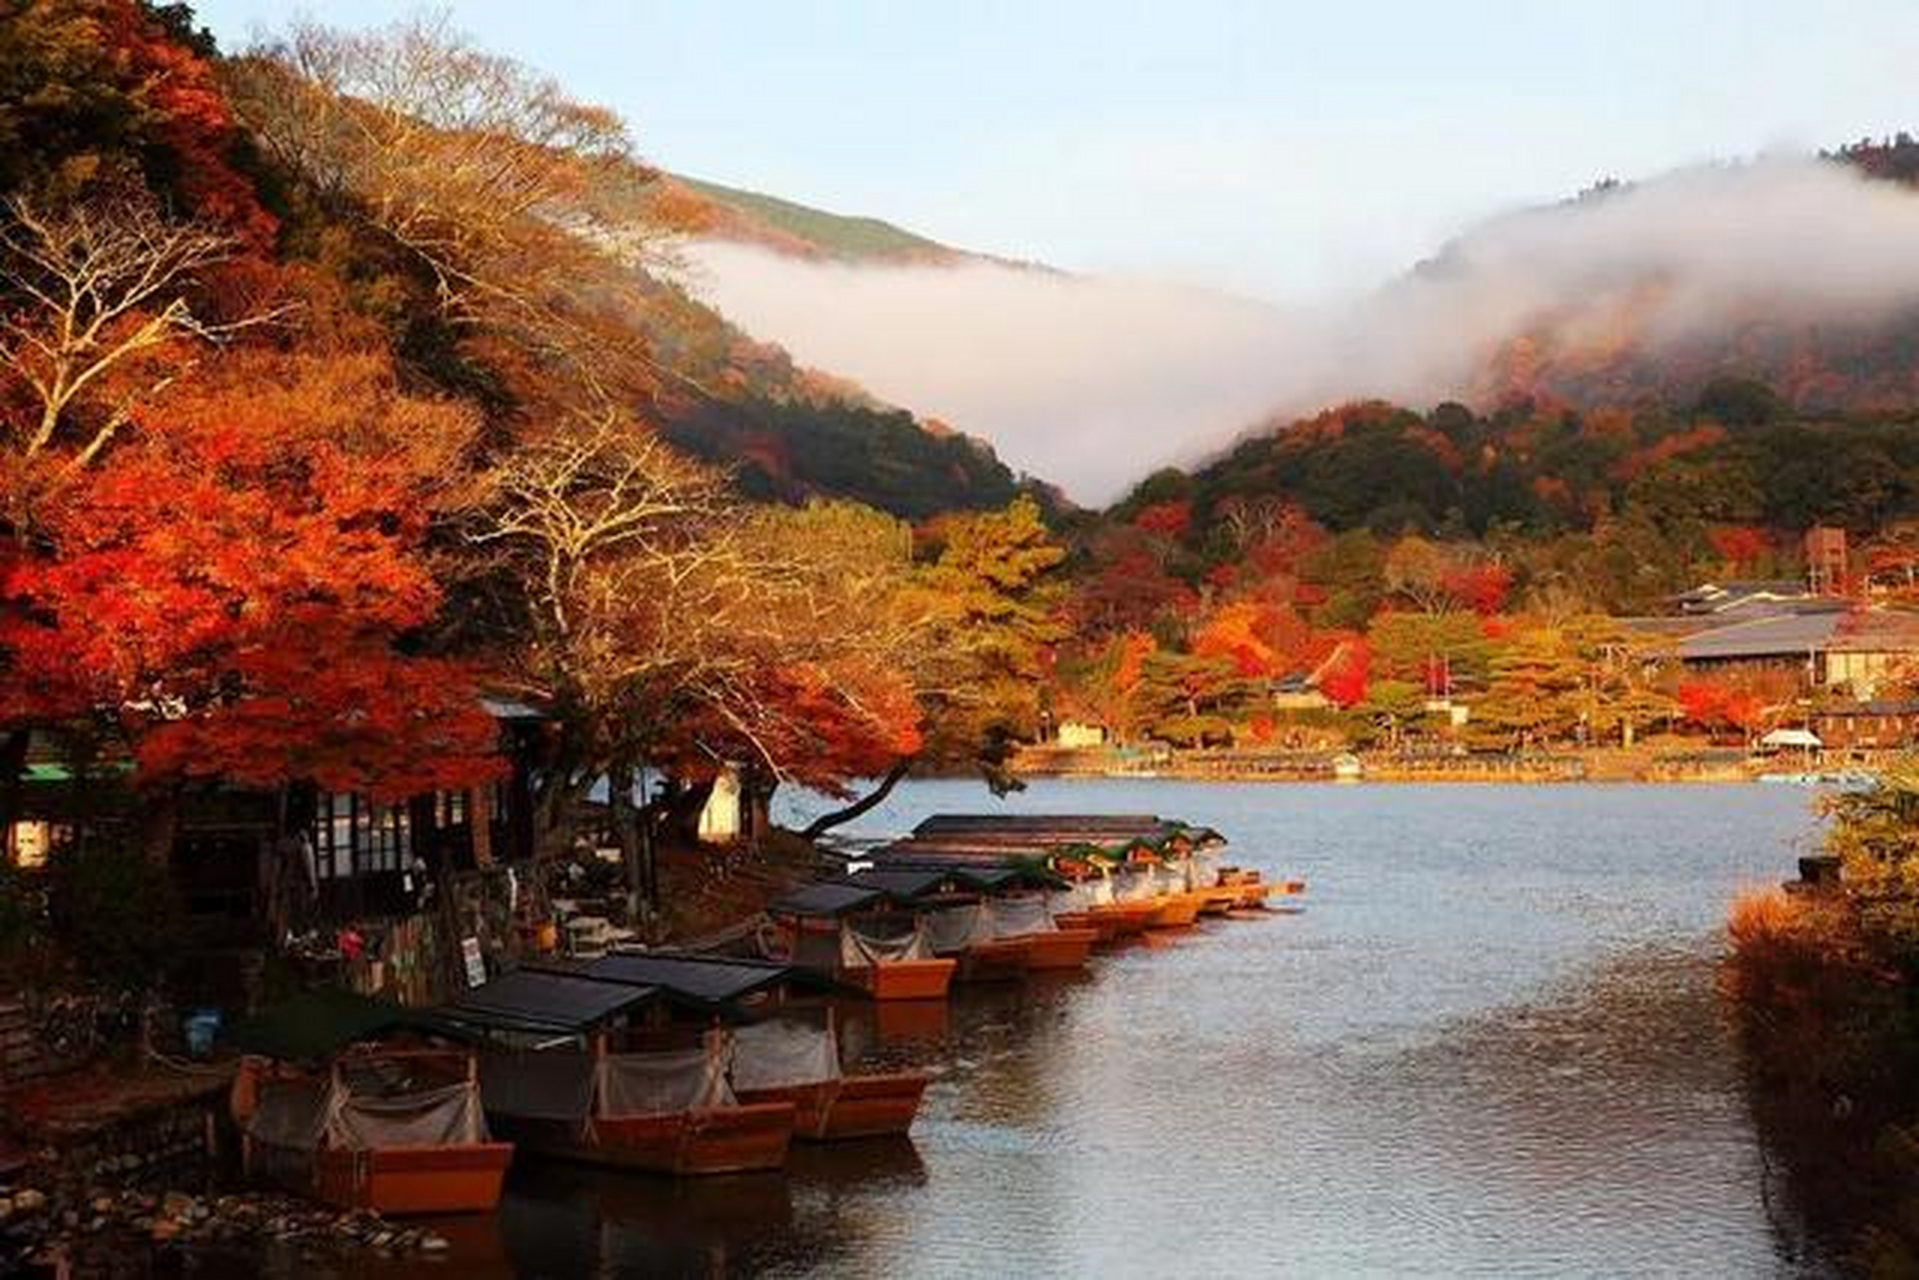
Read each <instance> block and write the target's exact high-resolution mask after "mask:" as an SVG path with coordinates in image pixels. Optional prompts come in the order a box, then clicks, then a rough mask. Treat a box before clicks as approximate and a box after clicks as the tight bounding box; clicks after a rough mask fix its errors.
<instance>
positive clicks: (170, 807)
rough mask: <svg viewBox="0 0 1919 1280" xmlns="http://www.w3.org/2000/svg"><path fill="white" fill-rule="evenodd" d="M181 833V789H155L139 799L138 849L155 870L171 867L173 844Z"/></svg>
mask: <svg viewBox="0 0 1919 1280" xmlns="http://www.w3.org/2000/svg"><path fill="white" fill-rule="evenodd" d="M179 832H180V788H179V787H177V786H173V785H168V786H164V787H156V788H154V789H152V790H150V791H146V792H144V793H143V794H142V796H141V804H140V847H141V850H142V851H143V852H144V853H145V854H146V857H147V861H148V862H151V863H152V864H153V865H154V866H156V867H161V868H166V867H169V866H171V865H172V864H173V845H174V840H175V838H176V837H177V836H178V835H179Z"/></svg>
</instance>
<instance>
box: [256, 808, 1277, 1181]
mask: <svg viewBox="0 0 1919 1280" xmlns="http://www.w3.org/2000/svg"><path fill="white" fill-rule="evenodd" d="M1223 844H1224V841H1223V840H1222V839H1221V838H1220V837H1219V836H1218V835H1217V833H1215V832H1211V831H1209V830H1207V829H1204V828H1194V827H1190V826H1186V825H1184V824H1181V823H1176V822H1167V821H1164V820H1161V819H1159V818H1150V817H1136V818H1115V817H1052V818H1001V817H992V818H986V817H971V816H964V815H953V816H947V817H941V818H934V819H929V820H928V822H926V823H923V824H921V826H920V827H919V828H918V829H916V830H915V832H914V833H913V835H912V836H911V837H910V838H908V839H906V840H902V841H898V842H896V843H894V844H892V845H889V846H887V847H885V848H883V849H878V850H873V851H871V852H870V853H868V854H865V855H863V856H862V857H860V858H859V859H858V860H857V861H854V862H851V863H849V864H848V866H847V867H846V869H845V870H844V871H843V872H841V873H840V874H837V875H835V876H833V877H831V878H828V879H826V880H822V881H820V882H818V883H815V884H811V885H807V886H804V887H802V888H800V889H798V890H796V891H794V892H793V893H790V894H788V895H786V896H785V897H784V898H782V899H780V900H779V901H777V902H775V903H773V904H772V905H771V907H770V908H769V913H768V921H767V927H766V928H765V929H764V930H762V931H761V933H760V934H758V935H753V945H754V946H755V947H756V948H757V949H760V950H763V951H765V952H768V953H770V954H761V955H740V954H734V955H723V954H714V953H709V952H698V953H694V952H676V951H641V950H632V951H615V952H613V953H611V954H608V955H605V956H601V957H598V958H595V959H592V960H589V961H577V962H558V961H555V962H540V963H532V964H526V965H523V966H522V967H520V968H518V969H515V970H513V971H511V972H509V973H506V974H504V975H501V976H499V977H496V978H493V979H491V980H489V981H487V982H484V983H482V984H480V985H478V986H476V987H473V988H472V989H470V990H468V991H466V992H465V993H464V994H462V995H461V996H460V997H459V998H458V999H456V1000H454V1001H452V1002H451V1003H449V1004H446V1005H443V1006H441V1007H439V1008H435V1009H429V1010H409V1009H403V1008H400V1007H398V1006H395V1005H391V1004H387V1003H385V1002H382V1001H377V1000H371V999H368V998H365V997H361V996H356V995H353V994H351V993H348V992H342V991H336V990H322V991H313V992H308V993H306V994H304V995H302V996H300V997H297V998H295V999H294V1000H293V1001H290V1002H288V1003H287V1004H285V1005H282V1006H281V1007H280V1008H278V1009H276V1010H274V1011H272V1012H270V1013H268V1014H266V1015H263V1016H261V1017H257V1018H254V1019H250V1020H248V1021H246V1022H244V1023H242V1024H239V1025H238V1026H236V1027H235V1028H234V1030H233V1032H232V1036H231V1038H232V1039H233V1041H234V1042H235V1044H236V1045H237V1047H239V1048H240V1049H241V1050H242V1051H243V1053H244V1054H245V1055H246V1056H245V1057H244V1058H243V1060H242V1065H241V1069H240V1071H239V1074H238V1076H237V1077H236V1080H235V1083H234V1090H233V1113H234V1117H235V1120H236V1121H237V1122H238V1125H239V1127H240V1131H241V1134H242V1151H243V1159H244V1163H245V1166H246V1169H247V1171H248V1172H249V1174H251V1175H253V1176H256V1177H259V1178H262V1179H267V1180H271V1181H274V1182H277V1183H279V1184H280V1185H283V1186H287V1187H290V1188H292V1189H295V1190H298V1191H300V1192H302V1193H304V1194H308V1195H311V1196H313V1197H315V1198H317V1199H320V1200H323V1201H326V1202H328V1203H331V1204H335V1205H339V1206H341V1207H345V1208H366V1209H373V1210H377V1211H379V1212H382V1213H390V1214H398V1213H451V1212H460V1211H469V1210H471V1211H483V1210H488V1209H491V1208H492V1207H493V1206H494V1205H495V1204H496V1203H497V1201H498V1198H499V1195H500V1190H501V1185H502V1181H503V1179H504V1176H505V1173H506V1170H507V1168H508V1166H509V1164H510V1163H511V1162H512V1161H513V1160H514V1159H516V1158H554V1159H563V1160H569V1161H580V1162H587V1163H593V1164H602V1165H609V1166H614V1167H618V1168H624V1169H634V1170H643V1171H647V1172H652V1173H661V1174H668V1175H672V1176H680V1177H684V1176H695V1175H703V1174H717V1173H743V1172H753V1171H762V1170H775V1169H779V1168H780V1167H782V1166H783V1165H784V1164H785V1162H786V1159H787V1153H788V1150H789V1147H790V1144H791V1143H792V1142H793V1141H794V1140H796V1139H797V1140H800V1141H808V1142H832V1141H840V1140H847V1139H857V1138H875V1137H887V1136H898V1135H904V1134H906V1133H907V1132H908V1130H909V1129H910V1128H911V1126H912V1123H913V1120H914V1117H915V1116H916V1115H917V1113H918V1110H919V1106H920V1101H921V1098H922V1095H923V1094H924V1092H925V1089H926V1085H927V1081H928V1076H927V1075H926V1074H925V1073H923V1072H917V1071H902V1072H887V1073H870V1072H859V1071H850V1070H848V1069H847V1067H846V1065H845V1063H844V1062H843V1061H842V1059H841V1051H840V1039H839V1035H838V1027H837V1025H836V1020H837V1011H836V1004H835V1002H836V1001H837V1000H839V999H842V998H847V997H852V998H859V997H867V998H871V999H874V1000H878V1001H883V1002H888V1003H897V1002H901V1001H913V1002H921V1003H925V1002H938V1001H943V1000H945V999H946V998H947V995H948V992H949V988H950V984H951V983H952V982H953V981H954V980H956V979H957V980H960V981H985V980H1006V979H1014V978H1018V977H1020V976H1022V975H1024V974H1028V973H1035V972H1043V971H1048V970H1057V969H1062V968H1064V969H1072V968H1077V967H1080V966H1083V965H1085V964H1086V963H1087V961H1088V959H1089V957H1090V956H1091V955H1092V953H1093V951H1094V949H1095V948H1097V947H1100V946H1107V945H1113V944H1117V943H1119V942H1122V941H1124V940H1126V939H1127V938H1129V937H1136V936H1139V935H1141V934H1145V933H1148V932H1151V931H1155V930H1165V929H1181V928H1188V927H1190V926H1192V925H1193V924H1194V922H1195V921H1196V920H1197V919H1198V918H1199V917H1200V916H1201V915H1207V914H1210V915H1246V914H1248V913H1251V912H1265V911H1269V910H1272V909H1274V906H1275V904H1274V902H1273V899H1275V898H1277V899H1280V900H1281V901H1282V902H1283V901H1285V900H1289V899H1290V898H1292V897H1293V896H1294V895H1296V894H1298V893H1299V892H1300V891H1301V890H1302V889H1303V886H1302V885H1300V884H1298V883H1297V882H1291V883H1282V884H1272V883H1268V882H1266V881H1264V880H1263V879H1262V878H1261V877H1260V876H1259V875H1258V873H1257V872H1252V871H1246V870H1239V869H1235V868H1232V867H1227V866H1223V865H1221V863H1220V860H1219V854H1218V850H1219V849H1220V847H1222V846H1223Z"/></svg>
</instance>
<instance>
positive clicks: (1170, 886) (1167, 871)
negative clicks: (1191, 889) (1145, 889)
mask: <svg viewBox="0 0 1919 1280" xmlns="http://www.w3.org/2000/svg"><path fill="white" fill-rule="evenodd" d="M1153 888H1155V889H1156V890H1158V891H1159V892H1160V893H1184V892H1185V891H1186V871H1185V869H1184V868H1182V867H1181V866H1180V865H1179V864H1178V863H1165V862H1162V863H1160V864H1159V865H1158V866H1156V867H1154V868H1153Z"/></svg>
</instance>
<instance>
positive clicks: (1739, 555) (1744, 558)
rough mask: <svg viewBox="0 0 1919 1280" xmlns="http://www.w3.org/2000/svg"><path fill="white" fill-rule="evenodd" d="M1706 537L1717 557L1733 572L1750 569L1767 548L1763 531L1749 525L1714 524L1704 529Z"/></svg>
mask: <svg viewBox="0 0 1919 1280" xmlns="http://www.w3.org/2000/svg"><path fill="white" fill-rule="evenodd" d="M1706 537H1707V539H1708V540H1709V541H1710V542H1711V543H1712V549H1713V550H1714V551H1717V552H1718V553H1719V558H1720V559H1722V560H1724V561H1725V562H1726V563H1727V564H1728V565H1730V566H1731V567H1732V568H1733V570H1734V571H1735V572H1741V571H1744V570H1747V569H1750V568H1751V567H1752V566H1753V565H1754V564H1755V563H1757V562H1758V560H1759V557H1761V556H1763V555H1764V554H1765V553H1766V550H1767V539H1766V535H1765V532H1764V531H1763V530H1760V529H1755V528H1753V527H1752V526H1751V525H1744V524H1724V525H1715V526H1714V527H1713V528H1711V529H1708V530H1707V531H1706Z"/></svg>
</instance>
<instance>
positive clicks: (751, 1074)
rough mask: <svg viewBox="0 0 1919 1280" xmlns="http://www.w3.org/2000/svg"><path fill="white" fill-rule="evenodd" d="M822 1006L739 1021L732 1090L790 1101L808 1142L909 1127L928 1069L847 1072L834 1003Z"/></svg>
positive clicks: (750, 1099) (798, 1131)
mask: <svg viewBox="0 0 1919 1280" xmlns="http://www.w3.org/2000/svg"><path fill="white" fill-rule="evenodd" d="M809 1012H810V1011H809ZM823 1012H824V1020H823V1021H821V1020H819V1019H816V1018H815V1017H812V1016H792V1015H788V1016H785V1017H776V1018H773V1019H769V1020H767V1021H764V1022H759V1023H754V1024H751V1025H748V1026H743V1027H738V1028H735V1029H734V1030H733V1032H732V1033H731V1034H732V1040H733V1043H732V1078H733V1085H734V1092H735V1094H736V1095H737V1096H738V1098H739V1099H740V1101H741V1102H743V1103H761V1102H785V1103H790V1104H791V1105H792V1107H793V1135H794V1136H795V1137H797V1138H801V1139H805V1140H808V1141H814V1142H836V1141H842V1140H845V1139H850V1138H876V1137H898V1136H900V1135H903V1134H905V1133H906V1132H907V1131H908V1130H909V1129H911V1128H912V1126H913V1118H914V1117H915V1116H917V1115H918V1114H919V1107H920V1098H921V1096H922V1095H923V1094H924V1093H925V1092H926V1085H927V1081H928V1080H930V1079H931V1077H930V1076H928V1075H927V1074H926V1073H925V1072H923V1071H899V1072H887V1073H877V1074H852V1075H849V1074H846V1073H845V1072H844V1071H843V1070H842V1068H841V1065H840V1057H839V1039H838V1034H837V1032H836V1030H835V1028H834V1023H833V1018H832V1013H831V1010H826V1011H823Z"/></svg>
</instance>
